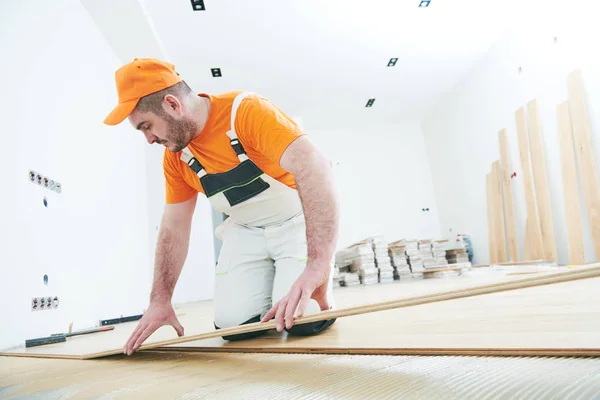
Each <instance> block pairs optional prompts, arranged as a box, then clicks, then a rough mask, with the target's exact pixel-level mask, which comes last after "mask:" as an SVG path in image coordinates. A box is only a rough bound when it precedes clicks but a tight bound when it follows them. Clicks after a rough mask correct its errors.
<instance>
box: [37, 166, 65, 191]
mask: <svg viewBox="0 0 600 400" xmlns="http://www.w3.org/2000/svg"><path fill="white" fill-rule="evenodd" d="M29 182H31V183H35V184H36V185H38V186H41V187H44V188H46V189H49V190H52V191H53V192H56V193H60V192H62V185H61V184H60V182H55V181H54V180H53V179H50V178H48V177H47V176H44V175H42V174H40V173H39V172H35V171H32V170H30V171H29Z"/></svg>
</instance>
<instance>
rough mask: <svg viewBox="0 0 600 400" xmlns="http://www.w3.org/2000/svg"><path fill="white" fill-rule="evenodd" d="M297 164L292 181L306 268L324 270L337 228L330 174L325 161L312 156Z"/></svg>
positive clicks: (337, 219) (332, 249)
mask: <svg viewBox="0 0 600 400" xmlns="http://www.w3.org/2000/svg"><path fill="white" fill-rule="evenodd" d="M298 162H300V163H301V164H302V165H300V166H299V167H298V168H297V172H296V174H295V179H296V186H297V187H298V193H299V195H300V199H301V201H302V205H303V207H304V216H305V219H306V239H307V245H308V266H309V267H311V266H322V267H328V266H329V265H330V262H331V260H332V258H333V254H334V252H335V247H336V243H337V239H338V228H339V205H338V198H337V193H336V190H335V185H334V179H333V171H332V170H331V164H330V163H329V161H328V160H327V159H325V158H324V157H323V156H322V155H321V154H319V153H316V152H315V153H312V154H310V156H308V157H307V158H305V159H303V160H301V161H300V160H299V161H298ZM315 263H316V264H315Z"/></svg>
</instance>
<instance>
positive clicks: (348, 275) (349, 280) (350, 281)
mask: <svg viewBox="0 0 600 400" xmlns="http://www.w3.org/2000/svg"><path fill="white" fill-rule="evenodd" d="M339 282H340V286H357V285H360V277H359V276H358V272H350V271H345V272H340V281H339Z"/></svg>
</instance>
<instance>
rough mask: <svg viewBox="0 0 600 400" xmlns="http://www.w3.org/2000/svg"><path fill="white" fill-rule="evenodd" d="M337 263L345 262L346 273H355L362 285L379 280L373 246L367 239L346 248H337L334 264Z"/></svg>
mask: <svg viewBox="0 0 600 400" xmlns="http://www.w3.org/2000/svg"><path fill="white" fill-rule="evenodd" d="M338 263H344V264H347V265H348V268H349V269H348V273H353V274H356V275H357V276H358V278H359V281H360V283H362V284H363V285H371V284H374V283H377V282H379V269H378V268H377V266H376V265H375V254H374V253H373V246H372V244H371V243H370V242H369V241H368V240H363V241H361V242H358V243H355V244H353V245H351V246H350V247H348V248H346V249H342V250H339V251H338V252H337V253H336V264H338ZM347 278H348V277H347ZM346 280H348V279H346Z"/></svg>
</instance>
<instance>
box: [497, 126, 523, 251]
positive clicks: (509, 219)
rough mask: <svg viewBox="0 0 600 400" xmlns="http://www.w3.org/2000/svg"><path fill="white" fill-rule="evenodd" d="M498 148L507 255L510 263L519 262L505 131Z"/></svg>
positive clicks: (499, 137)
mask: <svg viewBox="0 0 600 400" xmlns="http://www.w3.org/2000/svg"><path fill="white" fill-rule="evenodd" d="M498 143H499V148H500V176H501V181H502V199H503V202H504V213H505V214H504V217H505V221H506V238H507V244H508V255H509V259H510V261H519V247H518V244H517V225H516V217H515V206H514V199H513V192H512V182H511V179H510V175H511V171H512V167H511V163H510V156H509V153H508V139H507V138H506V129H502V130H501V131H500V132H499V133H498Z"/></svg>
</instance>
